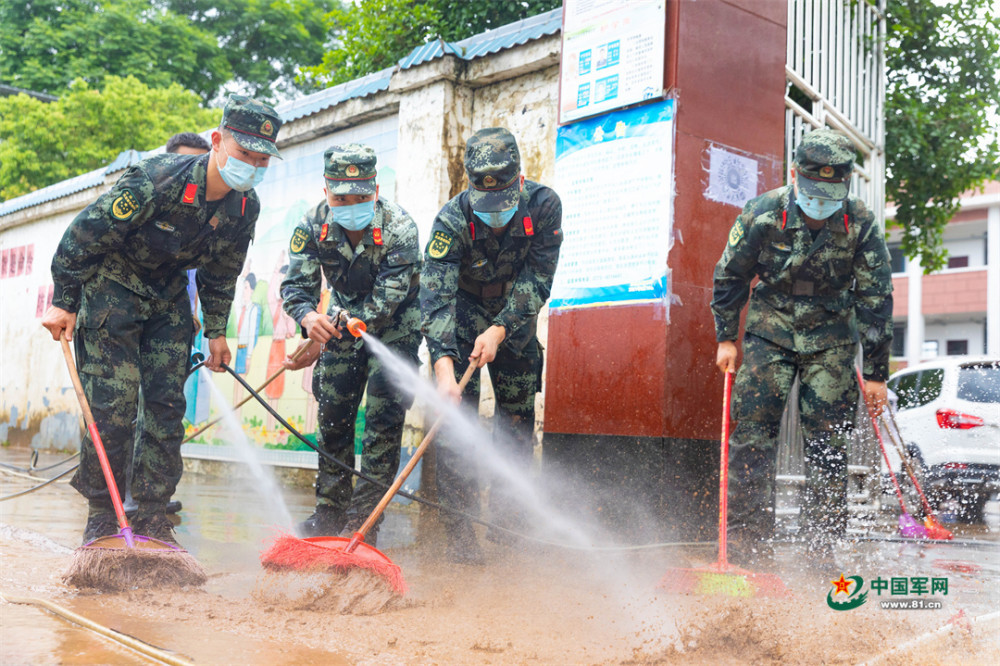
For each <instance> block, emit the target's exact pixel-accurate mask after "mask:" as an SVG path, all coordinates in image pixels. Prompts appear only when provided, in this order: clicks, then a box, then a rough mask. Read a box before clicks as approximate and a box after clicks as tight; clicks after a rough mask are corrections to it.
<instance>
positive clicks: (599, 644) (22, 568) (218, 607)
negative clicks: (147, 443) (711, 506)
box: [0, 449, 1000, 666]
mask: <svg viewBox="0 0 1000 666" xmlns="http://www.w3.org/2000/svg"><path fill="white" fill-rule="evenodd" d="M59 458H60V457H59V456H55V455H53V456H42V460H41V461H39V464H40V465H44V464H46V463H47V462H50V461H55V460H58V459H59ZM0 460H2V461H6V462H10V463H13V464H17V465H25V464H26V463H27V460H28V452H27V451H24V450H16V449H4V450H2V451H0ZM46 474H48V473H46ZM31 485H32V482H31V481H28V480H25V479H21V478H17V477H13V476H10V475H7V474H0V495H7V494H9V493H13V492H17V491H19V490H23V489H26V488H28V487H30V486H31ZM282 494H283V498H284V501H285V502H286V503H287V505H288V508H289V510H290V512H291V514H292V516H293V517H294V518H295V519H296V520H301V519H302V518H304V517H305V516H307V515H308V514H309V513H310V512H311V510H312V504H313V495H312V492H311V491H309V490H305V489H290V488H286V489H284V490H283V493H282ZM176 499H179V500H180V501H181V502H182V503H183V507H184V508H183V510H182V512H181V514H180V516H179V517H180V523H179V524H178V526H177V529H176V536H177V539H178V541H180V542H181V543H182V544H183V545H184V546H185V547H186V548H188V549H189V550H190V552H191V553H192V554H193V555H195V556H196V557H197V558H198V560H199V561H200V562H201V563H202V564H203V565H204V566H205V568H206V570H208V572H209V575H210V578H209V581H208V583H207V584H206V585H205V586H204V587H203V588H202V589H200V590H181V591H162V590H160V591H147V590H135V591H132V592H127V593H123V594H95V593H79V592H77V591H76V590H73V589H71V588H67V587H66V586H64V585H63V584H62V582H61V580H60V576H61V574H62V572H63V571H64V570H65V568H66V567H67V566H68V564H69V561H70V558H71V557H72V549H73V548H75V547H76V546H77V545H79V539H80V535H81V531H82V527H83V524H84V522H85V516H86V504H85V502H84V501H83V500H82V498H80V497H79V495H78V494H77V493H76V492H75V491H74V490H73V489H72V488H70V487H69V486H68V485H66V484H61V483H56V484H52V485H50V486H48V487H46V488H43V489H41V490H39V491H38V492H35V493H32V494H29V495H26V496H23V497H19V498H16V499H13V500H10V501H6V502H3V503H0V556H2V563H3V566H2V570H0V590H2V592H3V594H4V595H5V596H9V595H13V596H17V597H33V598H42V599H48V600H50V601H52V602H54V603H56V604H59V605H61V606H64V607H66V608H68V609H70V610H72V611H74V612H77V613H79V614H81V615H84V616H86V617H88V618H89V619H91V620H93V621H96V622H98V623H101V624H104V625H107V626H110V627H113V628H115V629H116V630H118V631H120V632H123V633H126V634H129V635H131V636H135V637H137V638H139V639H141V640H143V641H146V642H147V643H151V644H153V645H156V646H159V647H161V648H163V649H165V650H167V651H170V652H172V653H174V654H176V655H178V657H180V658H182V659H185V660H189V661H191V662H193V663H199V664H231V663H239V664H244V665H247V666H251V665H254V664H309V663H317V664H318V663H324V664H340V663H364V664H396V663H406V664H413V663H419V664H423V663H449V664H450V663H455V664H467V663H493V664H504V663H538V664H654V663H705V664H708V663H712V664H716V663H748V662H755V663H861V662H866V661H871V660H873V659H875V660H877V659H879V658H880V656H882V655H885V654H886V653H887V652H889V651H891V650H893V649H897V648H898V647H899V646H901V645H907V644H909V643H911V642H913V641H914V640H918V641H919V643H918V644H917V645H915V646H913V647H911V648H908V649H906V650H904V651H902V652H900V653H899V654H898V655H891V656H888V657H885V658H884V659H883V662H884V663H897V661H898V663H904V662H906V663H914V662H919V663H956V662H958V661H961V662H965V663H969V664H971V663H998V661H1000V642H998V636H1000V614H998V610H1000V513H998V510H997V505H996V503H993V504H992V505H991V506H990V508H989V514H988V521H987V525H986V526H975V527H972V526H958V525H949V526H948V527H949V528H951V527H954V528H955V532H956V542H954V543H932V544H917V543H912V542H902V541H899V540H895V539H892V538H891V537H892V535H893V530H892V529H891V524H889V523H890V521H891V517H890V516H887V517H886V519H887V524H888V529H887V530H886V531H885V535H887V536H889V537H890V539H889V540H870V541H869V540H862V541H858V542H856V543H854V544H853V545H851V546H849V547H845V548H844V549H843V550H842V551H841V552H840V553H838V556H837V565H836V567H833V568H830V567H827V568H823V567H819V566H816V565H815V563H810V562H808V561H806V560H805V559H804V557H803V556H802V555H801V554H800V553H799V552H798V551H797V550H796V549H795V548H794V547H790V546H782V547H779V549H778V561H779V564H780V571H779V573H780V575H781V577H782V578H783V579H784V580H785V582H786V583H788V585H789V587H790V588H791V594H790V595H789V596H788V597H786V598H782V599H777V600H771V599H760V598H750V599H734V598H731V597H720V598H705V597H700V596H696V595H689V596H686V595H685V596H671V595H665V594H663V593H658V592H657V591H656V584H657V582H658V581H659V580H660V578H661V577H662V576H663V574H664V573H665V572H666V571H667V570H668V569H670V568H671V567H690V566H699V565H702V564H707V563H709V562H710V561H711V560H712V556H713V554H714V553H713V551H712V550H711V549H706V548H689V549H680V548H663V549H657V550H639V551H627V550H626V551H618V552H615V551H609V552H601V553H580V552H574V551H565V550H562V549H557V548H551V547H542V546H535V545H532V544H531V543H530V542H521V543H517V544H513V543H508V544H490V543H489V542H487V541H486V540H483V543H484V546H485V547H486V553H487V566H485V567H470V566H462V565H453V564H449V563H447V562H444V561H443V559H442V557H441V554H442V553H441V551H442V548H441V546H442V544H441V543H439V542H438V541H436V540H433V539H431V540H428V542H427V543H415V542H414V535H415V534H416V532H417V530H416V529H415V528H416V522H417V520H418V512H417V511H416V510H415V507H406V508H402V509H400V508H399V507H396V508H395V509H393V510H391V511H390V512H389V513H388V514H387V519H386V522H385V523H384V526H383V529H382V532H381V534H380V542H379V547H380V548H381V549H382V550H384V551H386V552H387V553H388V554H389V556H390V557H392V558H393V560H394V561H395V562H396V563H397V564H399V565H400V566H401V568H402V570H403V572H404V575H405V577H406V579H407V581H408V582H409V584H410V586H411V590H412V592H411V595H410V596H409V597H408V601H407V604H406V605H405V607H404V608H402V609H399V610H393V611H387V612H383V613H380V614H377V615H371V616H356V615H337V614H333V613H329V612H320V611H316V610H310V609H309V608H308V607H305V608H284V607H278V606H274V605H270V604H262V603H259V602H256V601H254V599H253V598H252V597H251V590H252V589H253V588H254V586H255V585H256V584H258V581H259V578H260V575H261V569H260V565H259V563H258V557H259V554H260V552H261V550H262V549H263V548H264V546H265V545H266V544H267V542H268V539H269V538H270V537H271V536H273V535H274V534H275V533H276V530H277V528H276V526H275V524H274V520H275V519H274V516H275V515H278V513H277V512H276V511H275V510H274V507H273V499H271V500H268V499H267V498H261V497H260V496H259V495H258V494H257V493H256V492H255V491H254V489H253V488H252V487H251V482H250V481H249V480H247V481H243V480H235V481H234V480H232V479H221V478H217V477H207V476H202V475H195V474H186V475H185V477H184V479H183V480H182V482H181V485H180V487H179V488H178V491H177V494H176ZM510 546H513V547H510ZM841 574H843V575H844V576H847V577H848V578H849V577H850V576H861V577H863V579H864V580H865V581H866V582H865V585H866V588H865V589H870V588H869V586H870V585H871V584H872V581H875V580H884V581H886V583H887V584H890V583H891V581H892V580H893V579H897V581H898V580H901V579H906V580H907V581H908V583H911V584H912V583H913V580H914V579H927V580H928V581H930V580H931V579H938V580H939V581H940V580H942V579H946V581H947V586H948V587H947V593H942V592H941V591H940V590H938V591H937V592H936V593H934V594H928V593H924V594H917V595H914V594H912V591H911V593H910V594H907V595H903V594H896V595H891V594H890V590H889V589H888V588H887V589H886V591H884V592H882V594H881V595H879V594H877V593H876V592H875V591H874V589H873V588H871V589H872V591H870V592H869V595H868V596H869V599H868V601H867V603H865V604H864V605H863V606H861V607H859V608H856V609H853V610H847V611H835V610H832V609H831V607H830V606H829V604H828V602H827V597H828V594H829V593H830V592H831V591H832V590H833V586H832V581H833V580H835V579H837V578H838V576H840V575H841ZM903 599H918V600H920V599H922V600H924V601H933V602H935V603H939V604H940V606H941V608H938V609H934V610H918V611H904V610H888V609H885V608H883V607H882V606H881V605H880V603H879V602H880V601H890V600H891V601H900V600H903ZM0 617H2V626H3V629H2V636H0V638H2V640H0V663H3V664H22V663H24V664H28V663H65V664H78V663H79V664H83V663H88V664H89V663H114V664H132V663H147V660H146V658H144V657H142V656H140V655H138V654H137V653H134V652H131V651H130V650H128V649H125V648H122V647H118V646H117V645H116V644H114V643H112V642H110V641H109V640H107V639H105V638H102V637H99V636H96V635H95V634H93V633H92V632H90V631H88V630H86V629H83V628H81V627H78V626H76V625H74V624H70V623H68V622H66V621H65V620H63V619H60V618H58V617H56V616H54V615H52V614H50V613H48V612H47V611H44V610H41V609H39V608H38V607H36V606H32V605H21V604H11V603H0ZM977 618H980V621H979V622H976V619H977ZM949 621H950V622H952V623H953V625H954V626H955V627H956V628H955V629H954V630H953V631H948V632H946V633H943V634H931V633H930V632H933V631H935V630H938V629H939V628H940V627H942V626H945V625H946V624H947V623H948V622H949Z"/></svg>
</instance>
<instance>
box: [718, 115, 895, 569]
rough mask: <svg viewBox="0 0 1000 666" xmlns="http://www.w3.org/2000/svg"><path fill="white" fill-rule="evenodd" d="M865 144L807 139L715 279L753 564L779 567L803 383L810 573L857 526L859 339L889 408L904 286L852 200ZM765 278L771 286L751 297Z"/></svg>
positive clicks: (736, 235) (732, 236) (737, 548)
mask: <svg viewBox="0 0 1000 666" xmlns="http://www.w3.org/2000/svg"><path fill="white" fill-rule="evenodd" d="M854 158H855V151H854V146H853V144H852V143H851V141H850V139H848V138H847V137H846V136H845V135H843V134H841V133H839V132H836V131H834V130H830V129H821V130H814V131H812V132H809V133H808V134H806V135H805V136H804V137H803V139H802V142H801V143H800V144H799V146H798V148H797V150H796V152H795V163H794V165H793V166H794V170H793V172H792V184H791V185H788V186H785V187H781V188H778V189H776V190H772V191H770V192H765V193H764V194H762V195H761V196H759V197H757V198H755V199H751V200H750V201H749V202H748V203H747V204H746V206H745V207H744V209H743V212H742V213H741V214H740V216H739V217H738V218H737V219H736V223H735V224H734V225H733V227H732V230H731V231H730V233H729V240H728V243H727V245H726V248H725V251H724V252H723V253H722V258H721V259H720V260H719V263H718V264H717V265H716V267H715V289H714V296H713V299H712V312H713V313H714V314H715V329H716V336H717V340H718V342H719V347H718V352H717V358H716V363H717V365H718V367H719V369H720V370H722V371H723V372H735V371H736V357H737V346H736V339H737V336H738V333H739V326H740V311H741V310H742V309H743V306H744V305H745V304H746V302H747V299H748V297H749V300H750V306H749V311H748V313H747V323H746V335H745V336H744V338H743V364H742V366H741V367H740V370H739V373H738V374H737V375H736V385H735V390H734V401H733V417H734V418H735V420H736V422H737V425H736V428H735V430H734V431H733V434H732V446H733V451H732V456H731V458H730V465H729V470H730V471H729V473H730V477H729V478H730V484H729V539H730V541H729V548H730V551H729V552H730V554H731V555H732V559H733V561H734V562H735V563H736V564H738V565H741V566H755V565H758V566H764V567H766V566H767V565H768V564H769V563H770V559H771V556H772V553H773V551H772V547H771V544H770V538H771V537H772V536H773V534H774V480H775V465H776V462H775V461H776V453H777V446H776V439H777V436H778V430H779V427H780V425H781V416H782V412H783V411H784V408H785V402H786V400H787V398H788V394H789V391H790V389H791V387H792V382H793V381H794V379H795V376H796V374H798V375H799V378H800V385H799V386H800V388H799V415H800V419H801V427H802V434H803V436H804V438H805V470H806V492H805V506H804V510H803V515H804V521H803V522H804V532H805V533H806V538H807V542H808V550H809V554H810V561H811V562H813V563H821V562H829V561H830V560H831V558H832V553H833V550H832V548H833V544H834V543H835V542H836V541H837V540H838V539H839V538H841V537H842V536H843V535H844V533H845V530H846V527H847V440H848V438H849V434H850V431H851V429H852V428H853V423H854V414H855V408H856V406H857V401H858V382H857V378H856V375H855V369H854V361H855V354H856V352H857V344H858V340H859V338H860V341H861V346H862V350H863V353H864V362H863V366H864V370H863V374H864V379H865V382H864V391H865V394H866V397H867V399H868V402H869V404H870V405H872V406H873V407H875V409H876V410H881V406H882V405H883V404H884V401H885V395H886V385H885V381H886V379H887V377H888V374H889V347H890V343H891V341H892V280H891V277H890V269H889V252H888V250H887V249H886V244H885V236H884V234H883V232H882V229H881V228H880V227H879V225H878V223H877V222H876V220H875V216H874V215H873V214H872V212H871V211H870V210H869V209H868V208H867V207H866V206H865V204H864V202H862V201H861V200H860V199H858V198H857V197H853V196H850V195H849V183H850V179H851V173H852V170H853V167H854ZM755 277H759V278H760V280H759V282H758V283H757V285H756V287H755V288H754V289H753V294H752V295H751V292H750V285H751V282H752V281H753V280H754V278H755Z"/></svg>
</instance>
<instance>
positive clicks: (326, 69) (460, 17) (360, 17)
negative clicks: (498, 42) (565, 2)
mask: <svg viewBox="0 0 1000 666" xmlns="http://www.w3.org/2000/svg"><path fill="white" fill-rule="evenodd" d="M561 4H562V3H561V1H560V0H518V1H510V0H508V1H505V2H469V1H467V0H361V1H360V3H358V4H357V5H351V4H345V5H344V7H342V8H338V9H334V10H333V11H331V12H330V13H329V14H327V16H326V22H327V27H328V29H329V30H330V32H331V33H332V34H333V35H334V36H335V45H334V48H333V49H331V50H330V51H328V52H327V53H326V54H325V55H324V56H323V60H322V62H321V63H320V64H318V65H316V66H315V67H304V68H303V71H304V76H303V77H301V79H302V80H304V81H311V82H315V83H317V84H325V85H334V84H337V83H343V82H345V81H350V80H352V79H356V78H359V77H361V76H364V75H365V74H371V73H372V72H377V71H378V70H380V69H384V68H386V67H391V66H392V65H394V64H396V62H397V61H398V60H399V59H400V58H402V57H403V56H405V55H406V54H407V53H409V52H410V51H412V50H413V49H414V48H415V47H417V46H420V45H421V44H424V43H426V42H427V41H429V40H430V39H432V38H434V37H439V38H441V39H444V40H445V41H458V40H461V39H465V38H466V37H471V36H472V35H475V34H478V33H480V32H483V31H485V30H489V29H491V28H496V27H499V26H501V25H506V24H507V23H511V22H513V21H517V20H520V19H523V18H527V17H529V16H534V15H536V14H539V13H541V12H544V11H548V10H550V9H554V8H555V7H559V6H561Z"/></svg>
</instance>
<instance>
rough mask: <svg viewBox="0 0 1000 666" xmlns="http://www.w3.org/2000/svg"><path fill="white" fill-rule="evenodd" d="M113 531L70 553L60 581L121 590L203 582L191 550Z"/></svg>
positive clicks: (203, 576)
mask: <svg viewBox="0 0 1000 666" xmlns="http://www.w3.org/2000/svg"><path fill="white" fill-rule="evenodd" d="M129 537H130V539H131V541H132V544H131V545H129V543H128V539H126V537H125V535H124V534H115V535H112V536H104V537H100V538H99V539H94V540H93V541H91V542H90V543H87V544H85V545H83V546H81V547H80V548H77V549H76V552H75V553H73V562H72V564H70V568H69V570H68V571H66V573H65V574H64V575H63V582H65V583H66V584H68V585H72V586H74V587H78V588H81V589H95V590H104V591H108V592H120V591H124V590H130V589H135V588H140V587H141V588H152V587H184V586H186V585H202V584H204V583H205V581H207V580H208V575H207V574H206V573H205V570H204V569H203V568H202V567H201V565H200V564H198V560H196V559H194V557H192V556H191V554H190V553H188V552H187V551H186V550H184V549H183V548H179V547H178V546H175V545H174V544H170V543H167V542H165V541H160V540H159V539H153V538H151V537H145V536H138V535H135V536H133V535H131V534H130V535H129Z"/></svg>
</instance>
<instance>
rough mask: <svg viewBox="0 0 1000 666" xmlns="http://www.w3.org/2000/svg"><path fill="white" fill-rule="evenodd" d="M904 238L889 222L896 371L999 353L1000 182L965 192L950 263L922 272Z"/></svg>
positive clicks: (951, 238) (949, 236)
mask: <svg viewBox="0 0 1000 666" xmlns="http://www.w3.org/2000/svg"><path fill="white" fill-rule="evenodd" d="M890 217H891V215H890ZM900 236H901V232H900V230H899V229H892V228H891V224H890V231H889V253H890V255H891V256H892V268H893V275H892V283H893V287H894V288H895V293H894V296H895V299H894V300H895V302H894V306H893V313H892V315H893V324H894V329H895V331H894V333H895V335H894V336H893V349H892V358H893V366H892V367H893V370H898V369H899V368H903V367H906V366H912V365H915V364H917V363H919V362H921V361H926V360H928V359H932V358H937V357H939V356H965V355H974V356H975V355H982V354H987V355H990V356H1000V181H991V182H989V183H987V184H986V185H984V186H983V188H982V189H980V190H977V191H974V192H967V193H966V194H965V195H963V197H962V207H961V209H960V210H959V212H958V213H957V214H956V215H955V217H954V218H952V220H951V221H950V222H949V223H948V226H947V227H946V228H945V230H944V235H943V242H944V247H945V248H946V249H947V250H948V263H947V267H946V268H944V269H942V270H940V271H937V272H935V273H932V274H930V275H924V272H923V267H922V266H921V265H920V262H919V261H918V260H917V259H907V258H906V257H904V256H903V253H902V250H901V249H900V242H899V239H900Z"/></svg>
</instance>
